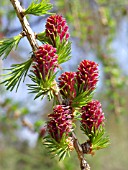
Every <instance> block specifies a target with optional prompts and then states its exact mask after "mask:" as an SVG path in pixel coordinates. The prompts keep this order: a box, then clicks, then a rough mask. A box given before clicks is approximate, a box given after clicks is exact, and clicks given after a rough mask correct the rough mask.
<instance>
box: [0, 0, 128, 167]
mask: <svg viewBox="0 0 128 170" xmlns="http://www.w3.org/2000/svg"><path fill="white" fill-rule="evenodd" d="M20 2H21V3H22V5H23V6H24V7H27V6H28V4H29V3H31V0H30V1H29V2H27V1H25V0H21V1H20ZM51 3H53V4H54V8H53V10H52V12H56V13H58V14H62V15H63V16H64V17H65V18H66V20H67V22H68V25H69V30H70V35H71V41H72V58H71V60H70V61H69V62H67V63H65V64H63V65H62V67H63V70H62V72H63V71H74V70H75V69H76V68H77V66H78V64H79V62H80V61H81V60H83V59H89V60H94V61H96V62H98V63H99V69H100V77H99V83H98V87H97V90H96V94H95V98H97V99H99V100H100V102H101V103H102V106H103V110H104V113H105V116H106V131H107V133H108V135H109V136H110V143H111V144H110V146H109V147H108V148H106V149H103V150H100V151H97V152H96V153H95V155H94V156H90V155H87V156H86V158H87V161H88V162H89V164H90V166H91V169H92V170H127V169H128V161H127V160H128V142H127V141H128V132H127V129H128V123H127V122H128V113H127V110H128V105H127V100H128V91H127V86H128V38H127V37H128V1H127V0H56V1H54V0H51ZM47 17H48V16H43V17H33V16H30V17H29V18H28V19H29V22H30V25H31V26H32V28H33V30H34V31H35V32H40V31H43V30H44V28H45V21H46V18H47ZM20 32H21V26H20V23H19V21H18V19H17V18H16V15H15V12H14V10H13V8H12V6H11V3H10V1H8V0H1V6H0V39H2V38H3V37H12V36H14V35H17V34H19V33H20ZM30 52H31V49H30V46H29V44H28V42H27V40H26V39H24V40H22V41H21V42H20V45H19V47H18V49H17V51H13V52H11V54H10V55H9V57H8V59H7V60H2V59H0V74H3V68H9V67H10V65H11V64H12V63H20V62H22V61H24V60H25V59H27V58H28V57H29V56H30V55H31V54H30ZM2 80H3V77H2V76H0V81H2ZM29 81H30V80H29V79H27V80H26V82H25V83H24V84H21V86H20V88H19V91H18V92H17V93H15V91H14V92H9V91H6V90H5V87H4V86H2V85H0V170H17V169H18V170H37V169H38V170H79V162H78V160H77V156H76V153H75V152H73V153H72V154H71V157H70V158H66V159H65V160H64V161H63V162H59V163H58V159H57V158H55V159H51V158H50V156H49V154H48V153H47V150H46V149H45V148H44V146H43V145H42V143H41V141H40V140H38V129H39V126H40V125H41V124H43V122H42V121H45V120H46V119H47V114H48V113H50V112H51V110H52V106H51V104H52V103H49V102H48V101H47V99H44V101H41V100H36V101H34V100H33V98H34V97H33V96H32V95H30V94H28V92H27V88H26V86H25V84H26V83H28V82H29ZM40 120H42V121H40ZM27 125H28V127H25V126H27ZM33 127H34V129H36V130H37V132H34V131H33ZM77 131H78V132H77V134H78V135H79V134H80V133H79V129H78V130H77ZM83 137H84V136H83V135H79V139H80V140H81V141H83Z"/></svg>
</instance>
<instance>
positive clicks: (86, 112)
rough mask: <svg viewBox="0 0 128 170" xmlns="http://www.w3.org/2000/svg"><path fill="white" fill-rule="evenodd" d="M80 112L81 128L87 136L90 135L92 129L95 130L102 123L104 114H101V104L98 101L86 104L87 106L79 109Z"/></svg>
mask: <svg viewBox="0 0 128 170" xmlns="http://www.w3.org/2000/svg"><path fill="white" fill-rule="evenodd" d="M81 112H82V116H81V118H82V120H81V124H82V127H83V128H84V129H85V131H87V132H88V133H89V134H90V133H91V131H92V128H94V130H97V129H98V128H99V126H100V125H102V124H103V123H104V120H105V117H104V113H103V112H102V108H101V103H100V102H99V101H98V100H92V101H91V102H90V103H88V105H86V106H83V107H82V108H81Z"/></svg>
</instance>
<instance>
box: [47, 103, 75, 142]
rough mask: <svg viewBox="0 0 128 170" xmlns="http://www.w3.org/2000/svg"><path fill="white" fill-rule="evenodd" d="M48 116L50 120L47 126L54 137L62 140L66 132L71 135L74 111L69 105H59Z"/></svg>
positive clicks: (58, 140)
mask: <svg viewBox="0 0 128 170" xmlns="http://www.w3.org/2000/svg"><path fill="white" fill-rule="evenodd" d="M48 117H49V118H50V121H48V124H47V128H48V132H49V134H50V135H51V137H52V138H54V139H55V140H56V141H57V142H60V141H61V139H62V137H63V135H64V134H65V136H67V137H68V136H69V133H70V132H71V131H72V120H71V119H72V112H71V110H70V108H69V107H67V106H64V105H57V106H55V107H54V109H53V113H52V114H49V115H48Z"/></svg>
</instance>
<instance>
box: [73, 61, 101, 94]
mask: <svg viewBox="0 0 128 170" xmlns="http://www.w3.org/2000/svg"><path fill="white" fill-rule="evenodd" d="M76 74H77V81H78V87H80V85H83V90H84V91H86V90H91V91H92V90H94V89H95V88H96V84H97V81H98V76H99V71H98V64H96V63H95V62H93V61H89V60H83V61H82V62H81V63H80V65H79V67H78V71H77V73H76Z"/></svg>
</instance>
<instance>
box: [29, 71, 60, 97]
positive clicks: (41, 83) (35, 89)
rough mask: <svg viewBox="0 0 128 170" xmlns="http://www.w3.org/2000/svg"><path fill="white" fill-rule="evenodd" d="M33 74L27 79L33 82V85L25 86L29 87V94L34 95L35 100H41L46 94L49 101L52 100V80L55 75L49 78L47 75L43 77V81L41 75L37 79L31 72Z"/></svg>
mask: <svg viewBox="0 0 128 170" xmlns="http://www.w3.org/2000/svg"><path fill="white" fill-rule="evenodd" d="M31 72H32V73H33V74H30V75H29V77H30V78H31V80H32V81H33V82H34V84H27V86H28V87H29V89H28V90H30V93H36V96H35V98H34V99H37V98H39V97H41V98H42V99H43V98H44V96H45V95H46V94H47V95H48V99H49V100H51V99H52V98H53V93H52V87H53V86H54V82H53V81H54V79H55V77H56V74H57V72H56V73H55V74H53V75H51V76H50V77H49V74H48V75H47V76H46V77H45V80H43V78H42V75H41V73H40V78H38V77H37V76H36V75H35V73H34V72H33V71H31Z"/></svg>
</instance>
